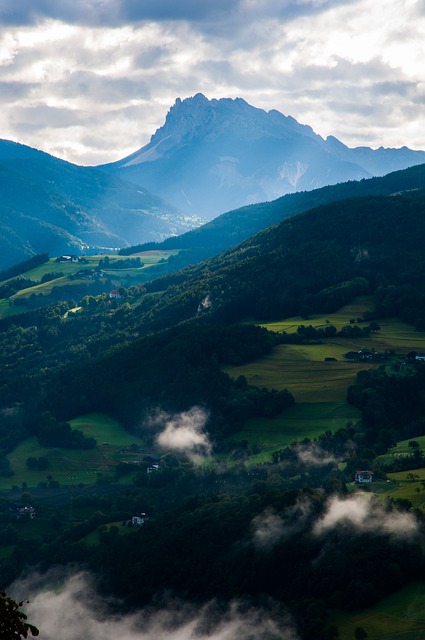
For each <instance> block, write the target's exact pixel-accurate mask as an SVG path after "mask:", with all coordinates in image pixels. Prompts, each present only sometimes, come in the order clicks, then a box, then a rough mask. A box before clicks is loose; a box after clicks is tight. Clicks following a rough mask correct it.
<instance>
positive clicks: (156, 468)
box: [146, 464, 161, 473]
mask: <svg viewBox="0 0 425 640" xmlns="http://www.w3.org/2000/svg"><path fill="white" fill-rule="evenodd" d="M160 468H161V467H160V465H159V464H151V466H150V467H148V468H147V469H146V473H153V472H154V471H159V470H160Z"/></svg>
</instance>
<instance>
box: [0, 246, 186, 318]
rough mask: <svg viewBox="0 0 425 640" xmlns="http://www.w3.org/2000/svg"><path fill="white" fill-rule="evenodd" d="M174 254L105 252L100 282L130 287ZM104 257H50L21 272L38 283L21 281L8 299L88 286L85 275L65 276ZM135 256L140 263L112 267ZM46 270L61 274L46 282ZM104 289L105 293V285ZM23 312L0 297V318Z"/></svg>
mask: <svg viewBox="0 0 425 640" xmlns="http://www.w3.org/2000/svg"><path fill="white" fill-rule="evenodd" d="M176 253H178V250H170V251H159V250H156V251H144V252H141V253H137V254H135V255H134V256H117V255H112V256H111V255H109V256H107V257H108V258H109V259H110V266H109V267H108V268H103V269H102V270H103V271H104V277H103V278H101V279H100V281H101V282H106V281H107V280H110V281H111V282H112V284H113V286H114V287H116V288H119V287H130V286H132V285H135V284H141V283H143V282H147V281H148V280H151V279H152V278H153V277H157V276H159V275H161V274H163V273H166V272H167V260H168V258H169V257H170V256H171V255H175V254H176ZM105 257H106V256H104V255H97V256H85V259H86V260H87V262H86V263H81V262H75V263H72V262H56V259H55V258H51V259H50V260H49V261H48V262H45V263H44V264H41V265H39V266H38V267H35V268H34V269H31V270H29V271H26V272H25V278H27V279H29V280H32V281H33V282H37V283H38V284H36V285H34V286H31V287H25V280H23V282H22V289H21V290H20V291H18V292H17V293H15V294H14V295H13V296H12V299H13V300H20V299H26V298H29V297H30V296H31V295H32V294H35V295H39V294H41V295H44V296H45V295H49V294H50V293H51V291H52V289H53V287H67V286H70V285H76V284H87V285H88V284H90V282H91V281H90V280H87V279H86V278H74V279H72V280H70V279H69V276H73V275H74V274H76V273H78V272H80V271H84V270H87V271H90V270H96V269H97V268H98V266H99V261H100V260H101V259H104V258H105ZM135 257H138V258H140V259H141V261H142V263H143V266H140V267H130V268H124V269H119V268H118V269H117V268H114V265H115V266H116V264H117V263H118V262H121V261H123V260H128V259H129V258H135ZM47 273H50V274H52V273H53V274H59V273H62V274H63V275H62V276H59V277H57V278H54V279H53V280H49V281H48V282H43V283H42V282H41V280H42V278H43V276H45V275H46V274H47ZM105 292H108V291H107V289H106V288H105ZM24 311H25V307H23V306H13V305H11V304H10V301H9V300H6V299H3V300H0V318H5V317H7V316H10V315H15V314H17V313H23V312H24Z"/></svg>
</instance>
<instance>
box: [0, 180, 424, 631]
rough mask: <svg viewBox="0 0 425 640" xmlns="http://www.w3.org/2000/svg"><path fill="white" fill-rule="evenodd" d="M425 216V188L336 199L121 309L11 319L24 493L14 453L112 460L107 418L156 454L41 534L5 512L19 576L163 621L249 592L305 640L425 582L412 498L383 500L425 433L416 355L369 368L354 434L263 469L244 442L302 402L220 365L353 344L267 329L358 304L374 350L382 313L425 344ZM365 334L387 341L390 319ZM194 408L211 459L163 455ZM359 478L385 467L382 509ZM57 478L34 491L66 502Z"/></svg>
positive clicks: (0, 331) (66, 506)
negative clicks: (97, 434) (190, 606)
mask: <svg viewBox="0 0 425 640" xmlns="http://www.w3.org/2000/svg"><path fill="white" fill-rule="evenodd" d="M424 211H425V192H424V191H422V190H413V191H411V192H406V193H401V194H397V195H391V196H381V195H379V196H367V197H361V198H352V199H348V200H344V201H337V202H333V203H330V204H326V205H321V206H319V207H316V208H315V209H311V210H309V211H307V212H305V213H301V214H299V215H297V216H294V217H291V218H288V219H286V220H284V221H282V222H280V223H279V224H277V225H275V226H272V227H270V228H268V229H267V230H265V231H262V232H261V233H259V234H257V235H256V236H253V237H252V238H250V239H248V240H246V241H245V242H243V243H242V244H240V245H238V246H237V247H234V248H232V249H229V250H228V251H226V252H225V253H222V254H221V255H219V256H217V257H215V258H212V259H210V260H208V261H204V262H203V263H200V264H197V265H193V266H190V267H187V268H186V269H184V270H182V271H180V272H177V273H174V274H170V275H167V276H164V277H162V278H159V279H157V280H154V281H152V282H149V283H147V284H145V285H140V286H133V287H130V288H129V289H127V290H126V291H123V293H122V297H120V298H119V299H114V298H110V296H109V295H108V294H102V295H97V296H85V297H84V298H83V299H82V300H70V301H66V302H58V303H56V304H54V305H50V306H47V307H44V308H41V309H30V310H28V311H27V312H26V313H23V314H21V315H15V316H13V317H9V318H4V319H3V320H1V321H0V391H1V403H2V404H1V407H0V411H1V413H0V416H1V421H0V446H1V452H2V456H1V457H0V474H1V476H2V478H7V481H9V480H10V483H11V484H12V483H13V472H14V469H13V465H12V466H11V464H10V457H11V455H10V454H11V453H13V455H14V456H15V457H14V460H19V455H16V449H17V445H19V446H21V444H22V443H23V442H27V443H28V442H29V443H30V445H28V446H31V447H33V449H34V450H36V451H38V450H39V448H40V447H44V448H46V450H47V451H51V452H52V455H53V457H54V456H57V455H58V454H57V452H58V451H59V450H65V451H66V452H68V451H71V450H78V451H81V455H82V456H83V455H85V453H86V452H87V451H90V449H93V448H96V447H97V449H98V450H100V452H99V453H100V455H102V452H103V451H105V452H106V451H107V450H108V447H109V444H110V443H109V442H108V440H107V439H106V436H105V440H104V441H101V442H96V440H94V439H93V438H90V437H87V436H85V435H84V434H83V433H82V431H80V430H79V429H76V428H73V427H72V426H71V424H70V421H72V420H73V419H74V418H78V417H80V416H82V415H87V414H90V412H102V413H104V414H106V415H107V416H112V417H114V418H115V419H116V420H117V421H118V422H119V424H120V425H124V426H125V428H126V429H127V431H128V432H129V433H131V434H132V435H133V436H134V438H135V440H136V439H137V438H140V441H141V442H142V443H143V447H145V450H146V451H147V452H149V455H147V456H145V457H144V458H142V457H141V456H142V454H140V457H139V458H137V460H135V461H134V460H133V466H132V465H130V464H128V462H127V461H128V458H126V457H125V456H127V455H129V453H130V452H133V453H134V456H136V453H137V454H138V453H139V450H140V446H141V445H140V446H139V445H138V444H133V445H130V446H129V447H126V448H124V449H121V451H120V453H119V455H120V456H122V457H121V458H114V461H115V466H114V467H113V469H111V470H109V472H110V473H111V474H113V481H114V482H116V483H117V484H116V485H114V484H111V480H110V479H108V478H105V477H104V476H103V473H98V474H96V475H95V477H96V480H95V481H94V482H93V485H92V486H90V487H85V486H79V485H75V486H74V485H71V487H70V489H69V491H70V492H71V493H70V494H65V498H61V497H60V496H56V500H57V502H56V503H54V504H53V505H52V506H49V504H48V503H43V502H41V504H40V507H38V506H37V509H39V513H40V516H38V515H37V518H38V517H39V518H40V519H39V520H37V526H39V527H40V529H39V531H40V533H38V534H35V533H34V534H33V537H31V534H28V529H25V530H24V532H25V535H23V533H22V530H21V528H19V527H20V525H17V524H16V520H13V517H14V516H13V515H10V513H11V512H10V507H9V503H8V502H7V501H0V515H1V517H2V518H3V520H2V522H3V525H1V526H0V544H2V545H3V546H4V547H5V548H6V551H5V555H4V559H3V560H2V564H1V569H2V575H3V576H4V580H5V581H6V582H10V581H12V580H13V579H14V578H15V577H16V576H17V575H19V573H20V572H21V571H23V570H24V569H25V568H27V567H28V566H31V565H32V566H33V565H35V564H37V565H38V566H39V567H40V569H41V571H44V570H47V569H48V568H49V567H51V566H52V565H57V564H66V563H75V562H76V563H81V565H82V566H84V567H85V568H89V569H90V570H91V571H92V572H93V573H94V574H95V575H96V576H97V579H98V586H99V588H100V589H101V590H102V591H103V592H104V593H106V594H109V595H113V596H118V597H121V598H123V599H124V604H123V607H129V608H131V607H136V608H137V607H141V606H144V605H151V606H153V607H155V606H157V605H158V602H159V600H158V598H159V597H160V596H161V595H162V594H165V593H169V594H172V596H173V597H174V596H175V597H179V598H182V599H189V600H190V601H191V602H194V603H196V606H201V605H205V604H206V603H207V602H210V601H211V599H215V600H216V602H217V603H218V604H217V606H218V607H221V606H223V607H226V606H231V605H229V602H230V601H232V599H235V598H236V599H237V600H238V601H239V600H240V601H241V602H243V603H244V606H251V605H252V606H257V607H263V608H264V609H265V610H266V611H267V615H268V616H269V617H270V618H273V619H274V620H277V621H279V620H280V621H282V619H283V618H284V616H285V615H286V613H287V611H288V610H289V611H290V613H291V616H292V620H293V626H294V629H296V633H297V634H298V635H299V636H300V637H302V638H305V639H309V640H330V639H331V638H334V639H335V638H337V630H335V629H334V628H333V627H332V625H330V623H329V612H330V611H331V610H339V611H341V612H345V613H346V614H347V615H348V613H347V612H350V611H351V610H359V609H361V608H363V607H368V606H371V605H372V604H374V603H377V602H379V601H380V599H382V598H383V597H385V596H386V595H388V594H390V593H393V592H395V591H397V590H398V589H401V588H402V587H404V586H405V585H408V584H410V583H412V582H413V581H416V580H420V579H421V577H422V576H423V570H424V560H423V555H422V540H423V520H424V516H423V512H422V511H420V510H417V512H415V511H414V509H413V507H412V502H411V501H410V500H408V499H399V500H385V497H384V493H385V491H387V485H386V480H385V473H387V472H392V471H394V470H396V469H397V470H398V468H399V467H396V464H398V465H400V464H401V463H400V462H399V461H398V459H397V460H396V462H394V461H393V462H392V466H391V467H390V466H389V465H388V463H385V464H387V466H386V467H385V465H384V462H385V461H383V460H380V456H383V455H385V454H387V452H388V451H389V449H390V448H391V447H393V446H394V444H395V443H396V442H397V440H398V439H399V438H411V437H415V438H417V437H418V438H419V437H422V436H424V435H425V430H424V425H423V416H422V412H423V402H422V397H423V395H424V393H425V386H424V385H425V377H424V374H423V364H422V363H421V362H416V360H415V355H412V354H411V355H410V361H409V362H407V361H403V362H402V361H401V360H397V361H396V360H390V354H388V353H387V354H385V357H386V359H385V360H382V361H379V363H378V360H377V361H376V362H375V361H372V360H371V362H370V366H369V365H368V368H369V371H366V372H364V371H363V372H361V373H359V374H358V377H357V380H356V381H355V383H354V384H353V385H352V386H351V387H350V389H349V390H348V399H349V400H350V401H351V402H352V403H353V405H355V406H356V407H357V408H358V409H359V411H360V412H361V419H360V420H359V421H358V422H357V423H353V422H350V423H347V424H346V426H345V427H344V428H339V429H337V430H334V431H332V430H331V429H326V430H324V433H322V434H320V435H319V436H317V437H316V438H315V440H314V441H312V440H310V439H309V438H303V439H301V440H297V441H294V442H293V443H292V444H291V445H288V446H285V447H283V446H279V447H276V450H274V451H273V455H270V456H269V459H268V460H267V461H265V462H263V463H261V464H260V463H258V464H257V463H255V464H254V463H252V464H250V465H249V464H247V465H245V463H244V460H245V459H246V456H247V450H248V443H247V442H246V441H243V440H241V439H240V438H238V435H237V434H238V432H240V430H241V428H242V427H243V426H244V424H245V423H246V422H247V420H249V419H252V418H255V417H257V418H260V419H264V420H265V421H266V420H269V419H271V418H274V417H276V416H278V415H281V414H282V415H285V412H288V411H290V410H291V408H292V406H293V405H294V398H293V396H292V394H291V393H290V390H289V391H288V390H281V391H276V390H274V389H272V388H262V387H258V386H255V385H252V384H248V383H247V380H246V379H245V378H244V376H241V375H239V376H238V377H236V376H234V377H230V375H228V374H227V373H224V371H223V367H224V365H241V364H243V363H247V362H249V363H255V361H256V360H257V359H260V358H263V357H264V356H266V355H268V354H271V353H273V352H274V350H275V349H276V347H277V345H279V344H280V345H282V344H285V343H288V342H290V341H293V342H298V343H301V344H302V346H303V347H304V345H307V344H313V343H314V344H316V345H317V343H318V342H319V341H320V339H321V338H323V336H330V335H331V336H332V337H333V338H335V339H337V338H338V336H337V335H336V333H337V332H336V329H335V327H332V326H331V324H330V323H329V324H327V325H326V326H325V328H323V329H321V330H320V331H321V332H319V331H316V330H315V329H314V328H310V330H309V328H308V327H307V328H306V327H305V326H304V327H303V328H301V330H299V331H296V332H295V333H294V334H292V335H289V334H276V333H272V332H271V331H267V330H266V329H264V328H261V327H258V326H256V325H255V321H257V320H273V319H282V318H285V317H289V316H293V315H295V314H300V315H301V317H303V318H305V319H306V321H307V322H308V318H309V316H310V315H311V314H312V313H314V312H323V313H324V314H330V313H332V312H333V311H335V310H337V309H339V308H340V307H341V306H342V305H344V304H346V303H347V302H349V301H350V300H352V299H353V298H354V297H355V296H358V295H364V294H367V295H368V297H369V298H370V299H372V300H373V305H371V307H370V308H369V311H368V312H365V313H364V314H363V316H362V318H357V319H356V320H355V322H356V324H355V328H356V329H357V330H358V331H357V333H358V334H359V335H361V336H362V337H364V336H366V335H368V334H367V332H365V331H364V329H367V328H368V327H367V326H366V325H364V327H363V328H361V326H362V325H361V324H360V325H359V322H360V323H361V322H363V321H367V322H371V321H373V320H379V319H380V318H382V317H385V316H398V317H399V318H402V319H404V320H406V321H408V322H410V323H412V324H414V325H415V326H416V328H417V329H418V330H419V331H422V330H423V328H424V326H425V285H424V282H425V278H424V276H425V257H424V252H423V246H422V245H423V237H424V232H425V216H424ZM307 322H306V324H307ZM368 326H369V332H370V331H372V329H373V331H379V323H378V322H375V324H374V325H372V323H371V324H370V325H368ZM349 328H350V327H349ZM285 346H286V345H285ZM318 346H320V345H318ZM356 353H357V352H356ZM406 357H407V356H406ZM371 358H372V356H371ZM322 359H323V358H322ZM333 359H334V358H331V360H333ZM381 363H382V364H381ZM330 364H332V363H330ZM375 364H376V365H378V364H380V365H381V368H380V369H379V370H378V371H376V372H375V371H374V369H373V366H374V365H375ZM352 379H353V380H354V369H353V377H352ZM416 397H418V398H420V399H421V400H420V401H417V400H415V398H416ZM294 406H296V404H295V405H294ZM193 411H197V412H198V411H199V412H201V413H202V416H203V422H202V429H203V430H201V431H199V430H198V431H195V435H196V436H197V437H198V440H197V441H196V442H197V444H198V449H196V447H195V449H194V451H195V453H198V452H199V448H200V449H201V450H202V451H203V453H202V460H203V464H200V463H199V460H198V461H197V462H196V463H194V462H193V459H192V458H191V456H190V455H189V454H188V450H189V449H188V447H187V446H186V447H185V445H182V446H180V448H177V449H173V448H171V447H169V448H168V449H167V448H166V447H165V446H164V448H163V449H161V452H162V453H164V451H165V452H166V453H164V455H161V456H159V455H157V454H158V450H157V449H159V448H160V447H159V445H158V438H159V435H160V434H163V431H164V426H165V425H166V424H167V425H168V426H169V423H170V422H171V423H172V422H173V420H174V421H176V422H177V423H178V421H179V420H180V421H182V420H183V426H187V423H186V422H184V420H188V416H189V417H190V416H192V415H193ZM158 415H159V418H157V417H156V418H155V416H158ZM167 416H168V417H167ZM169 416H171V418H170V417H169ZM182 416H184V417H185V418H184V419H183V418H182ZM192 434H193V432H192ZM138 442H139V441H138ZM407 446H409V445H406V447H407ZM155 447H157V449H155ZM410 448H411V449H412V453H411V454H408V455H407V456H405V458H403V460H404V463H403V464H404V465H405V466H406V467H407V465H418V464H420V465H422V466H424V465H423V454H421V453H420V452H419V449H420V446H419V444H418V443H416V444H415V445H413V446H412V447H410ZM413 449H414V451H413ZM129 450H130V451H129ZM152 450H153V452H152ZM26 451H28V449H26ZM176 451H177V453H176ZM55 452H56V453H55ZM190 453H193V451H192V450H190ZM20 455H21V458H23V464H25V465H26V466H27V467H28V468H31V469H33V468H35V467H37V471H40V469H41V468H42V467H43V464H45V460H44V458H43V457H42V456H40V455H39V454H37V457H34V456H32V457H27V458H26V459H25V457H24V456H23V454H20ZM103 457H104V458H106V454H105V455H103ZM118 460H120V461H119V462H118ZM153 460H155V461H156V462H158V465H157V468H155V470H154V471H152V473H150V474H148V472H147V465H148V464H150V463H151V462H152V461H153ZM21 462H22V460H21ZM105 464H106V463H105ZM197 465H200V466H197ZM359 468H360V469H371V468H372V472H373V473H375V474H376V477H379V478H380V480H381V485H380V486H381V491H382V496H380V497H376V498H375V497H372V498H370V496H369V495H365V494H364V493H363V494H361V495H360V496H359V495H356V494H354V495H353V493H352V491H353V486H352V479H353V475H354V473H355V471H356V469H359ZM410 468H411V469H414V468H415V467H413V466H410ZM47 473H48V475H46V480H45V481H43V482H42V483H40V484H41V485H42V486H38V487H36V488H34V489H35V491H40V492H45V493H42V495H43V498H46V499H47V498H50V497H51V496H50V494H49V491H50V490H51V489H52V490H53V489H55V488H56V489H58V490H59V489H60V487H58V486H56V485H57V483H56V484H55V479H54V478H53V477H52V476H51V475H50V474H49V472H47ZM49 476H50V477H49ZM126 477H131V480H129V481H128V482H127V483H125V478H126ZM418 477H419V476H418ZM70 482H72V481H70ZM118 483H121V484H118ZM349 483H350V484H351V486H350V487H348V484H349ZM23 484H24V483H23ZM378 484H379V483H378ZM382 487H383V488H382ZM20 489H21V488H20V487H15V489H14V490H13V491H14V493H13V495H14V496H15V495H16V493H18V494H19V491H20ZM22 489H28V487H27V486H26V485H25V486H23V485H22ZM86 489H90V491H87V492H86ZM418 490H419V493H420V491H421V489H420V488H419V487H418ZM35 491H34V492H35ZM26 494H27V492H26ZM70 495H71V497H69V496H70ZM381 497H382V499H381ZM23 499H25V500H27V501H29V500H31V499H32V498H31V495H30V497H29V498H28V494H27V495H26V496H25V498H23ZM14 500H16V498H15V497H14ZM61 500H62V502H61ZM34 502H36V501H35V500H34ZM70 505H71V506H70ZM18 508H19V507H18ZM71 511H72V514H71ZM141 511H143V512H145V511H149V516H150V517H149V518H147V519H146V520H147V521H146V522H145V523H143V526H141V527H140V528H137V529H133V528H131V527H130V526H127V523H128V522H131V518H132V516H133V515H134V514H135V513H140V512H141ZM353 514H354V515H353ZM39 523H40V524H39ZM26 524H27V525H28V526H32V524H31V522H29V523H26ZM34 531H35V528H34ZM28 535H29V538H30V540H29V539H28ZM25 536H27V537H25ZM353 557H355V558H356V562H355V563H353V560H352V559H353ZM272 637H274V636H272Z"/></svg>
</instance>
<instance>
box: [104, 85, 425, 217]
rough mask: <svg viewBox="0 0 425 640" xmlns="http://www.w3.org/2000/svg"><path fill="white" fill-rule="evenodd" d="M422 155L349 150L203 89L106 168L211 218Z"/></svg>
mask: <svg viewBox="0 0 425 640" xmlns="http://www.w3.org/2000/svg"><path fill="white" fill-rule="evenodd" d="M422 162H425V153H424V152H422V151H411V150H410V149H407V148H406V147H403V148H402V149H383V148H380V149H378V150H376V151H375V150H372V149H369V148H367V147H360V148H358V149H350V148H348V147H347V146H345V145H344V144H343V143H342V142H340V141H339V140H337V139H336V138H334V137H332V136H331V137H329V138H328V139H326V140H325V139H323V138H322V137H321V136H319V135H317V134H316V133H314V131H313V130H312V128H311V127H309V126H307V125H302V124H300V123H298V122H297V121H296V120H295V119H294V118H292V117H291V116H285V115H283V114H282V113H280V112H279V111H276V110H272V111H269V112H266V111H264V110H263V109H257V108H255V107H253V106H251V105H249V104H248V103H247V102H245V100H242V99H241V98H236V99H234V100H233V99H229V98H221V99H219V100H217V99H213V100H208V99H207V98H206V97H205V96H204V95H203V94H201V93H198V94H196V95H195V96H193V97H192V98H187V99H185V100H181V99H180V98H177V100H176V102H175V104H174V105H173V106H172V107H171V109H170V111H169V112H168V114H167V117H166V120H165V123H164V125H163V126H162V127H160V128H159V129H158V130H157V131H156V132H155V134H154V135H153V136H152V138H151V140H150V142H149V144H147V145H146V146H145V147H143V148H141V149H139V150H138V151H136V152H135V153H133V154H132V155H130V156H128V157H127V158H124V159H122V160H120V161H118V162H116V163H113V164H110V165H106V166H104V167H102V169H103V170H106V171H109V172H112V173H115V174H118V175H119V176H121V177H123V178H125V179H126V180H129V181H132V182H135V183H136V184H138V185H141V186H143V187H145V188H147V189H148V190H149V191H151V192H153V193H156V194H158V195H160V196H161V197H162V198H164V199H166V200H167V201H169V202H171V203H173V204H174V205H175V206H177V207H178V208H180V209H182V210H183V211H187V212H188V213H192V214H197V215H200V216H204V217H206V218H209V219H211V218H213V217H215V216H217V215H219V214H220V213H222V212H224V211H228V210H230V209H234V208H237V207H240V206H242V205H244V204H251V203H254V202H260V201H264V200H271V199H274V198H277V197H279V196H281V195H284V194H286V193H293V192H295V191H302V190H309V189H314V188H318V187H321V186H325V185H328V184H335V183H337V182H343V181H346V180H353V179H361V178H366V177H371V176H373V175H385V173H388V172H389V171H394V170H396V169H403V168H406V167H408V166H413V165H415V164H420V163H422Z"/></svg>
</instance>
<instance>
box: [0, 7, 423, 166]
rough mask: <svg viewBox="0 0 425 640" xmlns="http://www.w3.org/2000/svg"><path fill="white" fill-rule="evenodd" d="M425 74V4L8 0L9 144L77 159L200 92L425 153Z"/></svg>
mask: <svg viewBox="0 0 425 640" xmlns="http://www.w3.org/2000/svg"><path fill="white" fill-rule="evenodd" d="M424 76H425V1H424V0H375V2H371V1H370V0H179V1H178V2H177V1H176V0H0V124H1V130H0V137H1V138H6V139H10V140H16V141H18V142H22V143H25V144H29V145H30V146H34V147H37V148H39V149H43V150H45V151H48V152H50V153H52V154H54V155H56V156H58V157H61V158H64V159H66V160H70V161H72V162H76V163H78V164H99V163H102V162H109V161H113V160H118V159H119V158H122V157H124V156H125V155H128V154H129V153H131V152H133V151H135V150H136V149H138V148H140V147H141V146H143V145H144V144H146V143H147V142H148V141H149V139H150V136H151V134H153V133H154V131H155V130H156V129H157V128H158V127H159V126H161V125H162V124H163V122H164V120H165V116H166V113H167V111H168V109H169V108H170V106H171V105H172V104H173V103H174V101H175V99H176V97H181V98H185V97H188V96H192V95H194V94H195V93H197V92H202V93H204V94H205V95H206V96H207V97H208V98H220V97H231V98H235V97H242V98H244V99H245V100H247V101H248V102H249V103H250V104H252V105H254V106H256V107H260V108H263V109H266V110H269V109H273V108H275V109H278V110H279V111H281V112H282V113H284V114H285V115H292V116H293V117H295V118H296V119H297V120H298V121H299V122H301V123H303V124H310V125H311V126H312V127H313V129H314V130H315V131H316V132H317V133H320V134H321V135H322V136H327V135H329V134H332V135H335V136H337V137H338V138H339V139H340V140H342V141H343V142H345V143H346V144H348V145H349V146H356V145H360V144H366V145H368V146H373V147H377V146H380V145H383V146H402V145H403V144H406V145H407V146H410V147H411V148H414V149H425V77H424Z"/></svg>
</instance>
